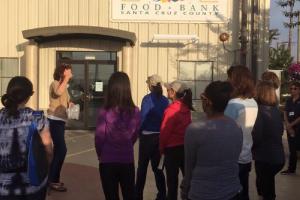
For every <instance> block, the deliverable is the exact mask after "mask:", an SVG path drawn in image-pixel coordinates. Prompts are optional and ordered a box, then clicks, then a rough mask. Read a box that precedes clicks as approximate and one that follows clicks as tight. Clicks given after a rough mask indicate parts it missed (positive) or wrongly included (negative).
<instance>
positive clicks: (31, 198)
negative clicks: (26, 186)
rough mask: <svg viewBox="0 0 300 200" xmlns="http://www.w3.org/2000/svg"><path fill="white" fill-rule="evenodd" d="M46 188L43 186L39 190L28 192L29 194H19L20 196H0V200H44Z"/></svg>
mask: <svg viewBox="0 0 300 200" xmlns="http://www.w3.org/2000/svg"><path fill="white" fill-rule="evenodd" d="M46 191H47V188H46V187H44V188H42V189H41V190H40V191H38V192H36V193H34V194H29V195H20V196H0V199H1V200H45V199H46Z"/></svg>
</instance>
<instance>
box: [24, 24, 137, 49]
mask: <svg viewBox="0 0 300 200" xmlns="http://www.w3.org/2000/svg"><path fill="white" fill-rule="evenodd" d="M22 34H23V37H24V38H25V39H28V40H34V41H35V42H37V43H43V42H47V41H55V40H66V39H82V38H98V39H109V40H119V41H125V42H130V44H131V45H132V46H133V45H135V42H136V35H135V33H133V32H129V31H123V30H119V29H113V28H105V27H96V26H50V27H43V28H34V29H29V30H24V31H22Z"/></svg>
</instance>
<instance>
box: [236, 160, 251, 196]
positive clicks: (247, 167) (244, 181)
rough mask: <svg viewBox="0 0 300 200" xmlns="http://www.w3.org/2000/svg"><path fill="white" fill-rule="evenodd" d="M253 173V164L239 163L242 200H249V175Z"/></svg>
mask: <svg viewBox="0 0 300 200" xmlns="http://www.w3.org/2000/svg"><path fill="white" fill-rule="evenodd" d="M250 171H251V162H250V163H246V164H240V163H239V178H240V183H241V185H242V187H243V190H242V192H241V194H240V199H241V200H249V173H250Z"/></svg>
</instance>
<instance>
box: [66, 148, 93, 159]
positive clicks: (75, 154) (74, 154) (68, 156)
mask: <svg viewBox="0 0 300 200" xmlns="http://www.w3.org/2000/svg"><path fill="white" fill-rule="evenodd" d="M94 150H95V148H92V149H87V150H84V151H79V152H77V153H72V154H68V155H67V156H66V157H67V158H70V157H74V156H78V155H80V154H84V153H88V152H91V151H94Z"/></svg>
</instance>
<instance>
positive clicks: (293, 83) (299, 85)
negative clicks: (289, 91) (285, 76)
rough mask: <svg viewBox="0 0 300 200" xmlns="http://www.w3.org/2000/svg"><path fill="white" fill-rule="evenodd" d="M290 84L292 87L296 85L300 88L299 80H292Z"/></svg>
mask: <svg viewBox="0 0 300 200" xmlns="http://www.w3.org/2000/svg"><path fill="white" fill-rule="evenodd" d="M289 86H290V87H291V86H295V87H297V88H300V83H299V82H297V81H292V82H291V83H290V84H289Z"/></svg>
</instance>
